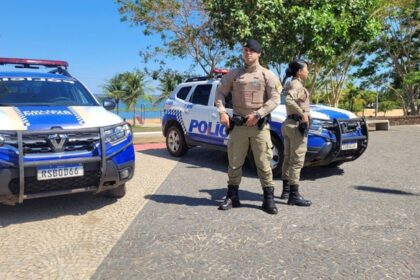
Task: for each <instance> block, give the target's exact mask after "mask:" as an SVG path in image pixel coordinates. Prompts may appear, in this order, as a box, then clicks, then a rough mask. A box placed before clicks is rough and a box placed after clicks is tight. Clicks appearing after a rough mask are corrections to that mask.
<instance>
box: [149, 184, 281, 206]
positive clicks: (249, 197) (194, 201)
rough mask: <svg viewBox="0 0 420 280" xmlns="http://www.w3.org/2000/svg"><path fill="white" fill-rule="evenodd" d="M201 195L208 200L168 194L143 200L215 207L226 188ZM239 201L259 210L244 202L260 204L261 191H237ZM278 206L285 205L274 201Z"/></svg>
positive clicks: (150, 196)
mask: <svg viewBox="0 0 420 280" xmlns="http://www.w3.org/2000/svg"><path fill="white" fill-rule="evenodd" d="M199 192H201V193H207V194H209V195H210V199H209V198H203V197H191V196H184V195H169V194H153V195H146V196H145V197H144V198H146V199H150V200H153V201H155V202H157V203H164V204H177V205H187V206H215V207H218V206H219V204H220V203H221V202H222V201H223V200H224V198H225V195H226V188H222V189H206V190H200V191H199ZM239 199H240V200H241V207H244V208H258V209H259V208H260V206H259V205H254V204H247V203H246V201H257V202H258V201H261V202H262V190H261V193H253V192H250V191H247V190H242V189H239ZM276 203H278V204H285V202H283V201H279V200H276Z"/></svg>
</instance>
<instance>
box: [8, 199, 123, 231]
mask: <svg viewBox="0 0 420 280" xmlns="http://www.w3.org/2000/svg"><path fill="white" fill-rule="evenodd" d="M116 201H117V199H115V198H108V197H104V196H101V195H92V194H91V193H79V194H72V195H63V196H53V197H45V198H38V199H33V200H25V201H24V202H23V203H22V204H16V205H15V206H8V205H2V204H0V217H1V218H0V228H2V227H7V226H9V225H12V224H22V223H27V222H33V221H42V220H49V219H54V218H57V217H61V216H67V215H72V216H79V215H84V214H86V213H88V212H89V211H92V210H96V209H99V208H102V207H104V206H107V205H109V204H112V203H115V202H116Z"/></svg>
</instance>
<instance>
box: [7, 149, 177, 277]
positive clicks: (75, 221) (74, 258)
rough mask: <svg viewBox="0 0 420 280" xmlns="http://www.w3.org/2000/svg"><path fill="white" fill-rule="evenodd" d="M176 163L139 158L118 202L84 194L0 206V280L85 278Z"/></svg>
mask: <svg viewBox="0 0 420 280" xmlns="http://www.w3.org/2000/svg"><path fill="white" fill-rule="evenodd" d="M166 157H168V158H166ZM176 162H177V161H176V160H175V159H173V158H170V159H169V156H167V152H166V151H165V150H160V151H155V152H154V154H153V155H150V154H145V153H143V152H142V153H138V154H137V156H136V175H135V178H134V179H133V180H131V181H130V182H129V183H128V184H127V194H126V196H125V197H124V198H122V199H120V200H115V199H109V198H105V197H103V196H94V195H92V194H87V193H85V194H77V195H69V196H61V197H50V198H42V199H35V200H26V201H25V202H24V203H23V204H21V205H17V206H14V207H11V206H4V205H0V279H2V280H3V279H60V280H61V279H89V278H90V277H91V276H92V274H93V273H94V272H95V270H96V268H97V267H98V266H99V265H100V263H101V262H102V260H103V258H104V257H105V256H106V255H107V254H108V253H109V251H110V250H111V249H112V247H113V246H114V245H115V243H116V242H117V241H118V239H119V238H120V237H121V236H122V234H123V233H124V232H125V230H126V229H127V227H128V225H129V224H130V223H131V221H132V220H133V219H134V218H135V217H136V215H137V214H138V213H139V211H140V210H141V209H142V208H143V206H144V205H145V203H146V201H147V200H146V199H145V198H144V197H145V196H146V195H150V194H152V193H153V192H154V191H155V189H156V188H157V187H158V186H159V185H160V184H161V183H162V181H163V180H164V178H165V177H166V175H167V174H168V173H169V172H170V171H171V170H172V168H173V167H174V166H175V165H176Z"/></svg>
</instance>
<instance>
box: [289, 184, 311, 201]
mask: <svg viewBox="0 0 420 280" xmlns="http://www.w3.org/2000/svg"><path fill="white" fill-rule="evenodd" d="M287 204H289V205H297V206H311V204H312V202H311V201H310V200H306V199H304V198H303V196H301V195H300V194H299V185H290V196H289V200H288V201H287Z"/></svg>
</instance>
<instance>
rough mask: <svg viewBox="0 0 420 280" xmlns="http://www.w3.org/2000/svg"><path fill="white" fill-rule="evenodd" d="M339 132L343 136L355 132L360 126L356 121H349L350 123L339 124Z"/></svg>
mask: <svg viewBox="0 0 420 280" xmlns="http://www.w3.org/2000/svg"><path fill="white" fill-rule="evenodd" d="M340 127H341V131H342V133H343V134H345V133H351V132H355V131H356V130H357V129H358V128H359V127H360V124H359V122H357V121H354V122H352V121H350V122H340Z"/></svg>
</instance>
